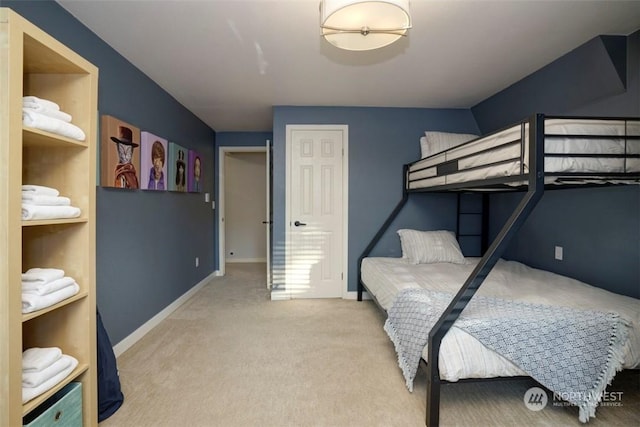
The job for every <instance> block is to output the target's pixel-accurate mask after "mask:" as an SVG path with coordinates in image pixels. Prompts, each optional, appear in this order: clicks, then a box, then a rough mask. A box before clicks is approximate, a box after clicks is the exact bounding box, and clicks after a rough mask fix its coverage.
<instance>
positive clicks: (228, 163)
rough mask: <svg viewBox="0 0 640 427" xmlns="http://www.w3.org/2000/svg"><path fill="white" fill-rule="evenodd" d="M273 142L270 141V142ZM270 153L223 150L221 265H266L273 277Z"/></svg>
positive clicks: (251, 149) (222, 269)
mask: <svg viewBox="0 0 640 427" xmlns="http://www.w3.org/2000/svg"><path fill="white" fill-rule="evenodd" d="M267 143H269V141H267ZM269 154H270V152H269V149H268V146H266V147H265V146H263V147H259V146H258V147H220V150H219V157H218V158H219V159H220V160H219V168H220V177H219V183H218V185H219V187H218V189H219V191H218V199H219V200H218V209H219V210H218V230H219V236H220V238H219V239H218V242H219V243H218V266H219V271H220V274H221V275H224V274H225V266H226V263H264V264H265V265H266V272H265V275H266V278H267V287H270V285H271V280H270V278H271V274H270V269H271V266H270V258H271V255H270V252H271V251H270V240H271V219H270V214H271V208H270V204H271V203H270V174H271V171H270V166H269V163H270V155H269Z"/></svg>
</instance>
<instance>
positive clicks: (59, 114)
mask: <svg viewBox="0 0 640 427" xmlns="http://www.w3.org/2000/svg"><path fill="white" fill-rule="evenodd" d="M71 120H72V117H71V115H70V114H68V113H65V112H64V111H60V106H59V105H58V104H56V103H55V102H53V101H49V100H48V99H41V98H38V97H36V96H24V97H23V98H22V123H23V124H24V125H25V126H29V127H32V128H36V129H41V130H44V131H47V132H51V133H55V134H58V135H62V136H66V137H68V138H73V139H77V140H79V141H84V140H85V138H86V136H85V133H84V132H83V131H82V129H80V128H79V127H78V126H76V125H74V124H72V123H71Z"/></svg>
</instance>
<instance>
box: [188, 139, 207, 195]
mask: <svg viewBox="0 0 640 427" xmlns="http://www.w3.org/2000/svg"><path fill="white" fill-rule="evenodd" d="M187 175H188V178H187V183H188V187H189V191H190V192H192V193H201V192H202V178H203V174H202V156H201V155H200V153H198V152H197V151H195V150H189V167H188V174H187Z"/></svg>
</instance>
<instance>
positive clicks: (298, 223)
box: [293, 221, 307, 227]
mask: <svg viewBox="0 0 640 427" xmlns="http://www.w3.org/2000/svg"><path fill="white" fill-rule="evenodd" d="M293 225H295V226H296V227H300V226H301V225H307V224H305V223H304V222H300V221H296V222H294V223H293Z"/></svg>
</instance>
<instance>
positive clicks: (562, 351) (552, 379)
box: [384, 288, 627, 422]
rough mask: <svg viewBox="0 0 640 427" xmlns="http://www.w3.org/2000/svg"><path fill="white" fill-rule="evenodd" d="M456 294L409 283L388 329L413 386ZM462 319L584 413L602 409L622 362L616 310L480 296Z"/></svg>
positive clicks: (623, 331)
mask: <svg viewBox="0 0 640 427" xmlns="http://www.w3.org/2000/svg"><path fill="white" fill-rule="evenodd" d="M452 298H453V295H451V294H447V293H441V292H433V291H428V290H425V289H414V288H409V289H404V290H402V291H400V292H399V293H398V296H397V298H396V300H395V302H394V303H393V305H392V306H391V308H390V309H389V313H388V314H389V317H388V318H387V320H386V322H385V325H384V330H385V331H386V332H387V334H388V335H389V337H390V338H391V341H393V343H394V346H395V349H396V352H397V354H398V363H399V365H400V368H401V369H402V373H403V375H404V377H405V380H406V384H407V388H408V389H409V391H413V379H414V378H415V375H416V371H417V369H418V365H419V363H420V358H421V355H422V351H423V349H424V347H425V346H426V345H427V343H428V338H429V332H430V331H431V328H432V327H433V325H434V324H435V323H436V322H437V320H438V319H439V318H440V315H441V314H442V313H443V312H444V310H445V309H446V307H447V306H448V305H449V303H450V301H451V300H452ZM455 326H456V327H458V328H460V329H463V330H464V331H466V332H467V333H469V334H470V335H472V336H474V337H475V338H476V339H477V340H478V341H480V342H481V343H482V344H483V345H485V346H486V347H488V348H490V349H492V350H493V351H495V352H497V353H499V354H500V355H502V356H503V357H505V358H507V359H509V360H510V361H511V362H512V363H513V364H514V365H516V366H518V367H519V368H520V369H522V370H523V371H524V372H526V373H527V374H528V375H529V376H531V377H532V378H533V379H535V380H536V381H538V382H539V383H540V384H542V385H544V386H545V387H547V388H548V389H549V390H551V391H552V392H554V393H555V394H556V395H557V396H559V397H560V398H562V399H563V400H567V401H568V402H570V403H572V404H574V405H577V406H578V407H579V410H580V411H579V419H580V421H581V422H586V421H588V420H589V417H594V416H595V410H596V407H597V405H598V403H599V402H600V400H601V398H602V395H603V392H604V390H605V388H606V386H607V385H608V384H609V383H610V382H611V380H612V379H613V377H614V376H615V373H616V372H617V371H619V370H620V369H621V366H622V358H623V357H622V351H623V345H624V342H625V340H626V339H627V325H626V323H625V322H624V321H623V320H622V319H621V318H620V317H619V316H618V315H617V314H616V313H604V312H598V311H586V310H585V311H583V310H577V309H574V308H568V307H559V306H549V305H541V304H531V303H524V302H514V301H509V300H504V299H499V298H489V297H479V296H475V297H474V298H473V299H472V300H471V302H469V304H468V305H467V307H466V308H465V309H464V311H463V312H462V314H461V315H460V317H459V318H458V319H457V320H456V322H455Z"/></svg>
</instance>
